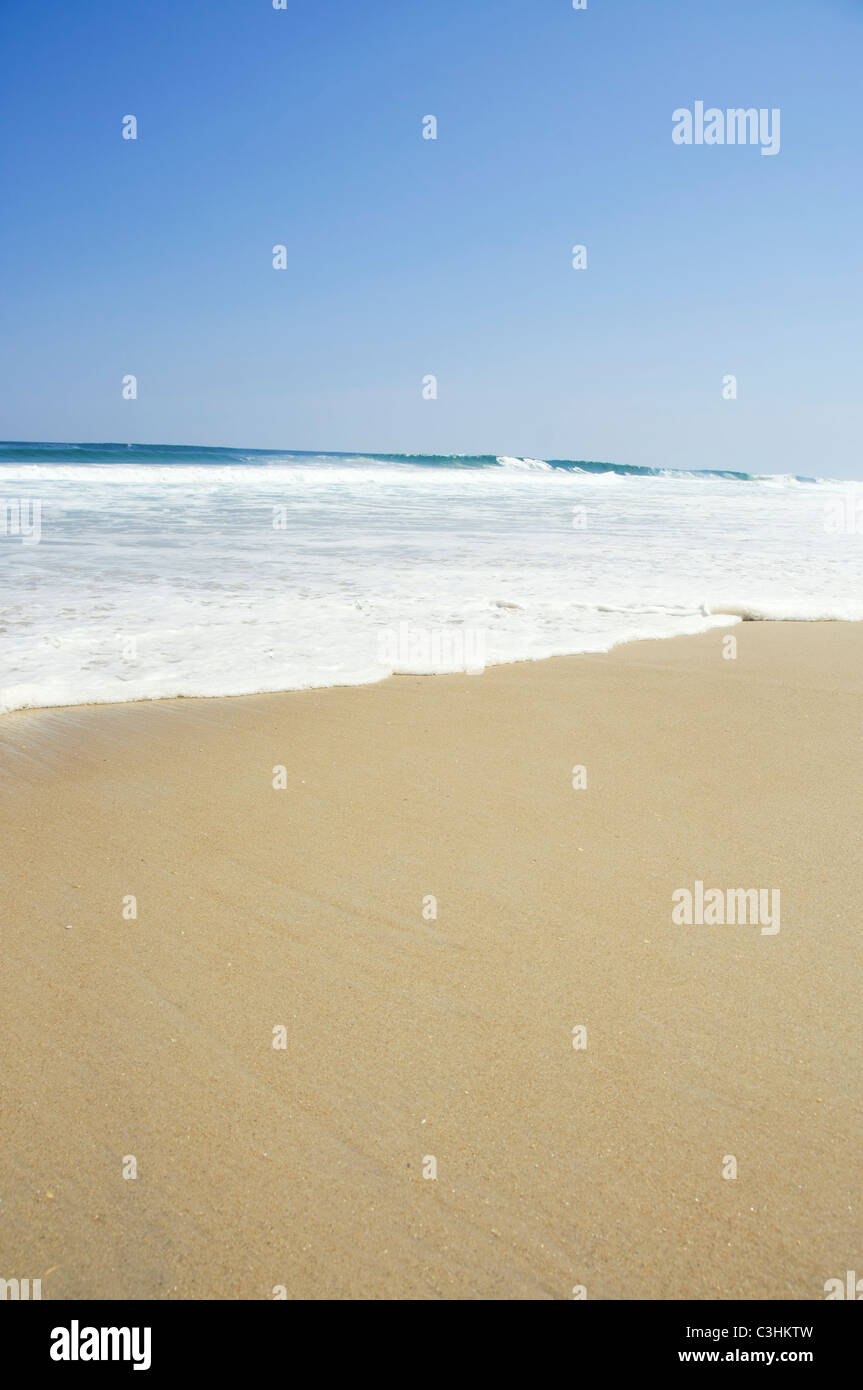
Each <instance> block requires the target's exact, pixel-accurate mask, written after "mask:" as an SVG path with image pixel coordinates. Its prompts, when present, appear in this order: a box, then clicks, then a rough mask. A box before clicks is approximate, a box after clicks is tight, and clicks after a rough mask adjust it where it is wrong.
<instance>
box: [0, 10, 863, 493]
mask: <svg viewBox="0 0 863 1390" xmlns="http://www.w3.org/2000/svg"><path fill="white" fill-rule="evenodd" d="M0 54H2V57H0V64H2V82H0V131H2V135H0V187H2V188H3V190H4V199H3V202H4V210H3V215H2V217H0V315H2V339H0V438H3V439H8V440H52V441H60V440H70V441H108V440H110V441H119V442H139V443H140V442H149V443H161V444H170V443H177V444H205V445H226V446H234V447H242V446H246V447H255V448H263V449H309V450H321V451H336V450H340V451H349V452H354V451H356V452H363V453H366V452H388V453H393V452H415V453H483V454H510V455H519V456H525V455H526V456H530V457H533V458H576V459H594V460H605V461H614V462H617V463H627V464H640V465H645V466H648V467H669V468H687V469H688V468H699V467H707V468H734V469H742V470H744V471H747V472H778V473H802V474H807V475H818V476H822V477H834V478H860V477H863V450H861V440H863V372H861V350H860V349H861V340H863V335H861V323H863V313H861V304H863V291H862V290H861V280H863V269H861V260H863V255H861V232H860V222H861V218H860V213H861V153H860V151H861V128H863V115H861V100H860V93H861V71H863V0H806V2H804V0H760V3H758V2H757V0H721V3H720V0H716V3H710V4H708V3H702V2H701V0H687V3H685V4H681V3H680V0H676V3H672V2H671V0H587V8H586V9H582V10H575V9H573V6H572V0H364V3H357V0H286V8H285V9H283V10H282V9H278V10H277V9H274V8H273V0H87V3H86V4H80V3H72V0H40V3H34V2H33V0H0ZM697 101H703V102H704V105H705V107H707V108H709V107H718V108H720V109H722V110H725V109H727V108H729V107H740V106H742V107H756V108H758V109H761V108H765V109H766V110H769V111H772V110H773V109H774V108H778V109H779V111H780V113H781V121H780V148H779V152H778V153H777V154H775V155H763V154H762V153H761V147H760V146H759V145H755V146H751V145H745V146H741V145H731V144H725V145H707V144H694V143H693V144H690V145H680V144H676V143H675V142H674V140H673V139H672V129H673V122H672V114H673V112H674V111H675V110H677V109H679V108H689V109H694V105H695V103H696V102H697ZM127 115H134V116H135V118H136V120H137V127H138V130H137V137H138V138H137V139H136V140H124V139H123V138H122V130H123V118H124V117H125V116H127ZM429 115H433V116H434V117H435V118H436V121H437V139H435V140H430V139H423V119H424V117H426V116H429ZM278 245H282V246H284V247H285V248H286V268H285V269H274V266H273V247H274V246H278ZM575 245H583V246H585V247H586V248H587V265H586V267H585V268H584V269H578V270H576V269H574V268H573V265H572V260H573V256H572V248H573V246H575ZM127 375H134V376H135V378H136V381H137V397H136V399H124V398H123V379H124V377H126V376H127ZM429 376H434V377H435V378H436V382H437V395H436V398H432V399H426V398H425V396H424V392H423V381H424V378H427V377H429ZM729 376H733V377H734V378H736V398H726V397H727V395H728V393H729V391H731V390H733V389H734V388H733V387H731V386H729V385H728V383H727V381H726V379H727V378H728V377H729ZM425 394H426V395H428V394H429V393H428V391H426V393H425Z"/></svg>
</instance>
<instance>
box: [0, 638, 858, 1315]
mask: <svg viewBox="0 0 863 1390" xmlns="http://www.w3.org/2000/svg"><path fill="white" fill-rule="evenodd" d="M729 633H730V634H733V636H734V637H735V638H736V639H737V643H738V653H737V657H736V659H734V660H726V659H724V658H723V655H722V647H723V642H724V640H725V638H726V637H727V635H728V634H729ZM861 692H863V626H861V625H858V624H850V623H841V622H835V623H782V622H775V623H754V622H752V623H741V624H739V625H737V626H736V627H733V628H725V629H715V630H713V631H711V632H707V633H703V634H701V635H699V636H697V637H687V638H676V639H673V640H668V641H663V642H640V643H634V644H631V645H627V646H621V647H618V648H616V649H614V650H613V651H611V652H609V653H608V654H606V655H601V656H576V657H565V658H557V659H554V660H549V661H544V662H533V663H521V664H516V665H511V666H500V667H494V668H491V669H488V670H487V671H486V672H485V673H484V674H482V675H476V676H437V677H432V676H423V677H409V676H397V677H393V678H391V679H389V680H387V681H385V682H382V683H380V684H378V685H369V686H364V687H355V688H336V689H329V690H315V691H302V692H290V693H285V694H279V695H263V696H244V697H239V698H234V699H209V700H194V699H182V700H165V701H158V702H152V703H137V704H128V705H114V706H80V707H74V708H65V709H58V710H35V711H20V712H16V713H13V714H8V715H5V716H3V718H2V720H0V768H2V781H0V818H2V836H3V845H4V854H3V858H2V865H0V875H2V889H3V893H2V897H3V910H2V920H3V929H2V952H3V977H4V978H3V1010H2V1012H3V1024H2V1034H3V1038H2V1042H3V1058H4V1061H3V1067H2V1074H0V1099H2V1133H3V1146H2V1160H0V1198H2V1202H0V1262H2V1270H0V1273H3V1274H4V1275H5V1276H6V1277H11V1276H13V1275H14V1276H16V1277H19V1278H25V1277H28V1278H31V1279H33V1278H41V1279H42V1280H43V1298H50V1299H55V1298H57V1299H59V1298H100V1299H101V1298H123V1299H166V1298H180V1299H188V1298H214V1299H269V1298H273V1297H274V1296H276V1294H274V1291H278V1290H279V1289H284V1290H285V1292H286V1295H287V1297H288V1298H354V1299H370V1298H375V1299H376V1298H410V1299H438V1298H458V1299H470V1298H480V1299H569V1298H572V1297H573V1289H574V1288H583V1289H584V1290H585V1291H586V1295H587V1297H588V1299H637V1298H648V1299H685V1298H697V1299H707V1298H720V1299H732V1298H743V1299H777V1298H792V1299H820V1298H823V1297H824V1284H825V1281H826V1280H828V1279H830V1278H841V1279H844V1277H845V1272H846V1270H849V1269H858V1270H860V1269H861V1268H863V1266H861V1260H863V1230H861V1220H860V1210H859V1194H860V1190H861V1182H860V1179H861V1164H860V1137H861V1112H863V1105H861V1083H860V1056H861V1044H863V1038H861V1031H863V1030H861V1021H860V1012H861V1011H860V1006H859V1000H860V967H861V928H860V882H861V857H863V855H861V848H860V825H861V819H863V783H861V776H860V773H861V765H863V764H861V756H860V710H861V705H860V697H861ZM280 766H283V767H284V769H285V776H284V782H285V785H284V787H283V788H282V787H279V788H276V787H274V786H273V780H274V769H275V768H278V767H280ZM576 766H578V767H583V768H584V769H586V772H585V776H586V786H579V787H574V786H573V780H574V778H573V769H574V767H576ZM276 780H278V777H277V778H276ZM575 780H579V779H578V778H576V779H575ZM696 882H702V883H704V884H705V885H707V886H708V887H713V886H717V887H720V888H722V889H731V888H735V889H737V888H739V889H750V888H758V889H762V888H763V889H770V890H775V889H778V890H780V891H781V929H780V930H779V931H778V932H776V933H775V934H768V933H766V932H764V931H762V929H761V928H760V927H759V926H758V925H752V924H748V923H746V924H734V925H697V924H693V925H677V924H675V923H673V922H672V916H671V913H672V895H673V894H674V893H675V891H676V890H679V889H681V888H689V889H692V888H693V885H694V884H695V883H696ZM131 897H134V899H135V904H134V906H135V909H136V914H137V915H136V916H134V917H132V916H130V915H129V913H130V904H129V899H130V898H131ZM431 899H434V900H435V901H434V902H431V901H430V900H431ZM124 904H125V911H126V915H124ZM580 1027H581V1028H584V1029H586V1046H584V1047H575V1046H574V1045H573V1043H574V1041H575V1042H578V1041H580V1039H581V1035H579V1034H578V1033H575V1034H574V1033H573V1030H574V1029H578V1028H580ZM280 1029H283V1030H284V1032H283V1033H279V1031H278V1030H280ZM274 1030H275V1031H274ZM280 1040H283V1041H284V1044H285V1045H284V1046H274V1043H278V1042H279V1041H280ZM729 1158H733V1159H734V1160H735V1162H736V1168H737V1176H736V1178H735V1177H727V1176H723V1172H724V1171H725V1172H727V1171H728V1170H729V1166H730V1165H729V1162H728V1160H729ZM132 1159H133V1160H134V1165H132V1163H131V1162H130V1160H132ZM431 1160H434V1163H432V1162H431ZM133 1166H134V1167H135V1169H136V1173H137V1176H135V1177H134V1178H133V1177H129V1176H124V1172H127V1173H128V1172H129V1171H130V1170H131V1168H132V1167H133ZM435 1168H436V1176H434V1177H430V1176H426V1174H428V1173H429V1172H431V1171H433V1170H434V1169H435Z"/></svg>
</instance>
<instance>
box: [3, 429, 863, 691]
mask: <svg viewBox="0 0 863 1390" xmlns="http://www.w3.org/2000/svg"><path fill="white" fill-rule="evenodd" d="M263 463H264V466H262V460H260V459H259V460H258V462H257V463H248V464H246V463H235V464H231V465H225V466H222V465H221V464H208V465H206V466H202V465H197V464H193V463H189V464H186V463H182V464H179V463H178V464H173V465H172V464H161V463H154V464H141V463H134V462H128V463H127V462H126V461H125V459H124V460H123V461H122V462H118V463H111V464H86V463H81V464H79V463H73V464H62V463H57V462H55V461H51V460H50V459H45V461H44V462H37V463H33V462H28V463H22V464H3V465H2V466H0V499H18V500H19V501H23V500H24V499H34V500H39V501H40V502H41V542H40V543H39V544H38V545H25V544H22V540H21V537H20V536H16V535H14V534H0V567H2V571H3V581H2V592H0V709H2V710H11V709H16V708H20V707H24V706H30V705H32V706H42V705H60V704H78V703H83V702H106V701H108V702H113V701H122V700H132V699H147V698H157V697H163V696H174V695H228V694H242V693H247V692H253V691H264V690H282V689H299V688H305V687H309V686H327V685H346V684H347V685H350V684H361V683H365V682H370V681H375V680H380V679H381V678H382V677H384V676H385V675H387V674H388V673H389V670H390V669H392V668H391V667H387V666H386V665H384V664H381V661H380V651H381V645H380V637H381V633H382V632H383V631H389V630H393V631H395V630H397V629H398V626H399V624H409V625H410V627H411V629H416V630H419V631H421V632H422V633H425V634H431V635H432V636H431V640H430V642H429V643H428V646H429V650H432V649H434V648H435V642H436V641H437V642H438V646H440V642H439V640H438V639H439V638H440V637H441V634H443V635H444V636H452V635H453V634H455V633H458V631H459V629H462V630H464V631H467V630H470V631H472V632H474V633H482V634H483V643H484V652H485V662H486V664H489V665H492V664H495V663H499V662H505V661H518V660H534V659H538V658H541V657H546V656H554V655H562V654H566V653H575V652H595V651H606V650H608V649H609V648H610V647H612V646H614V645H615V644H617V643H620V642H626V641H630V640H633V639H637V638H646V637H667V636H673V635H677V634H684V633H695V632H700V631H704V630H707V629H709V628H711V627H719V626H722V625H725V624H728V623H733V622H737V621H740V620H741V619H747V618H748V619H762V620H769V619H771V618H772V619H779V618H783V619H789V618H790V619H800V620H811V619H814V618H834V619H839V618H852V619H858V620H859V619H863V601H861V598H860V596H861V595H863V536H860V535H858V534H851V533H849V534H835V533H831V532H830V531H829V530H828V529H827V528H826V527H825V507H826V504H827V503H828V502H831V501H832V502H834V503H835V502H836V500H837V499H842V498H846V499H847V498H848V497H850V496H851V495H852V493H854V494H855V495H857V496H861V497H863V494H861V493H860V491H859V485H856V486H855V485H854V484H847V483H811V484H809V483H801V482H800V481H799V480H795V479H778V480H777V479H774V478H765V479H763V480H759V481H753V482H745V481H740V482H738V481H734V480H729V479H718V478H706V477H704V476H701V477H699V476H698V475H697V474H693V475H692V476H691V477H690V478H688V479H687V478H680V477H679V476H677V475H669V476H667V477H657V476H650V477H647V476H629V475H620V474H616V473H591V472H576V471H574V470H572V471H566V470H562V469H554V468H551V467H550V466H549V465H548V464H544V463H543V461H542V460H530V459H517V460H513V459H508V458H506V457H505V456H501V461H500V465H499V466H497V467H495V466H490V467H484V468H482V467H440V466H435V467H429V466H424V465H422V464H419V463H410V462H399V463H387V462H385V461H382V460H376V459H374V458H373V457H368V456H361V455H357V456H356V457H355V458H353V459H345V458H325V457H322V458H319V459H313V460H309V461H305V462H290V461H285V460H284V459H280V458H278V456H274V458H273V460H272V461H270V462H269V463H267V462H266V461H265V460H264V461H263ZM612 482H613V485H609V484H610V483H612ZM278 508H281V509H283V510H282V511H281V512H274V509H278ZM274 519H281V520H282V521H283V522H284V526H283V527H279V528H278V529H276V528H274V525H273V522H274ZM457 645H458V644H457V643H456V646H457ZM421 649H422V648H421V647H420V650H421ZM408 664H409V665H410V667H411V669H414V668H415V666H416V661H415V660H414V659H412V660H411V661H410V662H409V663H408ZM395 665H396V666H398V667H399V669H406V663H405V662H404V661H402V662H401V664H400V665H399V663H398V662H396V663H395ZM431 669H436V668H435V667H434V666H432V667H431Z"/></svg>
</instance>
